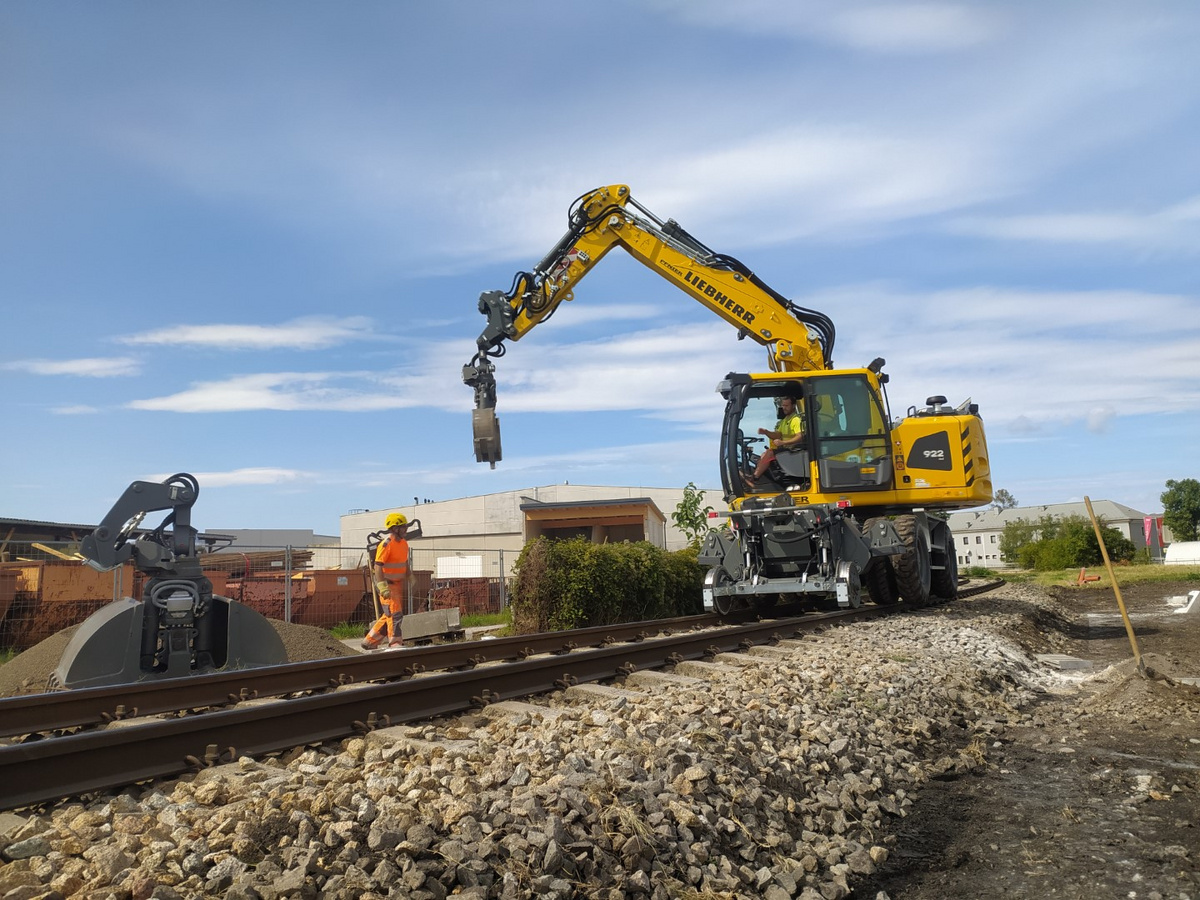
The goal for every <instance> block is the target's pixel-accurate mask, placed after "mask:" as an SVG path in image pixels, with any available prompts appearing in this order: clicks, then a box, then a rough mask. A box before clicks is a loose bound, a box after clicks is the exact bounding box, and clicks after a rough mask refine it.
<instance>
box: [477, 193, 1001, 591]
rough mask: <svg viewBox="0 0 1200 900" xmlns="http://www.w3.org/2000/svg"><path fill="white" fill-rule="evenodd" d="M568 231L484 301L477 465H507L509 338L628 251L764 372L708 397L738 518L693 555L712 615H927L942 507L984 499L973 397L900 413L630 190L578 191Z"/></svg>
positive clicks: (879, 388)
mask: <svg viewBox="0 0 1200 900" xmlns="http://www.w3.org/2000/svg"><path fill="white" fill-rule="evenodd" d="M568 222H569V227H568V230H567V233H566V234H565V235H564V236H563V238H562V239H561V240H560V241H559V242H558V243H557V244H556V245H555V246H554V247H553V249H551V251H550V252H549V253H547V254H546V256H545V257H544V258H543V259H542V261H541V262H539V263H538V264H537V266H535V267H534V269H533V271H532V272H518V273H517V275H516V277H515V278H514V281H513V286H512V288H511V290H509V291H508V292H507V293H505V292H503V291H487V292H485V293H483V294H481V295H480V297H479V311H480V312H481V313H483V314H484V315H485V316H486V317H487V325H486V326H485V328H484V329H483V332H482V333H481V334H480V335H479V338H478V340H477V346H478V352H477V353H476V354H475V356H474V357H473V358H472V360H471V361H470V363H469V364H468V365H466V366H464V367H463V381H464V382H465V383H466V384H467V385H468V386H470V387H472V388H473V389H474V391H475V410H474V413H473V429H474V445H475V457H476V459H477V460H478V461H480V462H488V463H490V464H491V465H492V466H493V467H495V464H496V462H497V461H498V460H500V458H501V450H500V425H499V420H498V419H497V417H496V412H495V407H496V379H495V364H494V363H493V360H494V359H495V358H497V357H500V356H503V355H504V352H505V350H506V349H507V348H506V346H505V341H508V340H512V341H516V340H520V338H522V337H523V336H524V335H526V334H527V333H528V332H529V331H530V330H531V329H533V328H534V327H536V326H537V325H539V324H540V323H542V322H544V321H546V319H548V318H549V317H550V316H551V315H552V314H553V313H554V312H555V310H556V309H557V308H558V306H559V304H561V303H562V302H563V301H564V300H571V299H573V296H574V294H573V292H574V289H575V286H576V285H577V284H578V282H579V281H580V279H582V278H583V277H584V276H585V275H586V274H587V273H588V272H589V271H591V269H592V267H593V266H595V265H596V264H597V263H599V262H600V260H601V259H602V258H603V257H604V255H605V254H606V253H608V251H609V250H611V249H613V248H614V247H621V248H622V249H624V250H625V251H626V252H628V253H629V254H630V255H631V256H633V257H634V258H635V259H637V260H638V261H639V262H641V263H642V264H644V265H646V266H648V267H649V268H651V269H652V270H654V271H655V272H657V273H658V274H659V275H661V276H662V277H663V278H666V279H667V280H668V281H670V282H671V283H672V284H674V285H675V286H676V287H678V288H679V289H680V290H682V291H683V292H684V293H685V294H687V295H688V296H690V297H692V298H693V299H695V300H697V301H698V302H700V303H701V304H703V305H704V306H706V307H708V308H709V309H710V310H712V311H713V312H714V313H716V314H717V315H718V316H720V317H721V318H722V319H724V320H725V321H726V322H728V323H729V324H730V325H732V326H733V327H734V328H735V329H736V330H737V335H738V338H739V339H741V338H745V337H749V338H751V339H753V340H755V341H757V342H758V343H760V344H762V345H763V346H764V347H766V349H767V356H768V362H769V366H770V371H769V372H765V373H755V374H734V373H730V374H729V375H727V376H726V377H725V378H724V379H723V380H722V381H721V382H720V384H719V385H718V386H717V389H718V390H719V391H720V392H721V394H722V396H723V397H724V398H725V401H726V405H725V415H724V422H723V425H722V429H721V445H720V453H719V461H720V470H721V484H722V487H723V489H724V494H725V500H726V502H727V503H728V504H729V507H730V512H729V521H728V524H727V527H722V528H719V529H713V530H711V531H710V532H709V533H708V536H707V537H706V539H705V541H704V545H703V547H702V549H701V553H700V561H701V563H702V564H704V565H705V566H706V567H708V573H707V575H706V578H705V588H704V596H705V603H706V606H709V607H710V608H715V609H716V610H717V611H718V612H720V613H722V614H727V613H729V612H731V611H733V610H734V609H737V608H741V607H746V606H751V605H753V606H758V607H769V606H770V605H772V604H774V603H775V602H776V601H778V600H779V599H780V598H781V597H782V598H787V599H790V600H796V599H805V600H811V601H814V603H815V604H816V605H832V604H833V603H836V604H837V605H838V606H842V607H856V606H859V605H860V604H861V602H862V598H863V596H864V595H866V596H867V597H869V599H870V600H871V601H872V602H874V603H877V604H893V603H896V602H897V601H898V600H900V599H903V600H904V601H905V602H906V603H908V604H910V605H913V606H922V605H924V604H926V603H928V602H929V600H930V598H931V597H941V598H952V597H954V596H955V595H956V593H957V590H958V567H957V557H956V555H955V547H954V538H953V535H951V533H950V528H949V526H948V524H947V522H946V519H945V517H944V516H943V515H942V513H945V512H946V511H949V510H954V509H963V508H969V507H973V506H981V505H984V504H987V503H990V502H991V499H992V480H991V469H990V466H989V463H988V454H987V444H986V440H985V438H984V430H983V421H982V420H981V419H980V417H979V410H978V407H977V406H976V405H975V404H973V403H971V402H970V401H969V400H968V401H966V402H964V403H962V404H960V405H959V406H956V407H952V406H949V405H947V403H946V398H945V397H942V396H937V397H930V398H928V399H927V400H926V402H925V405H924V406H923V407H920V408H918V407H915V406H911V407H909V408H908V412H907V414H906V415H904V416H902V417H898V418H893V417H892V414H891V409H890V405H889V402H888V397H887V392H886V389H885V386H886V384H887V381H888V376H887V375H886V374H884V372H883V365H884V361H883V360H882V359H876V360H874V361H873V362H871V363H870V364H869V365H867V366H866V367H864V368H858V369H838V368H834V365H833V361H832V360H833V356H832V354H833V344H834V335H835V331H834V326H833V322H832V321H831V320H830V319H829V318H828V317H827V316H825V315H824V314H822V313H820V312H816V311H814V310H810V309H805V308H803V307H801V306H799V305H797V304H796V303H794V302H792V301H791V300H788V299H787V298H785V297H783V296H782V295H781V294H779V293H778V292H777V291H775V290H773V289H772V288H770V287H768V286H767V285H766V284H765V283H763V281H762V280H760V279H759V278H758V277H757V276H756V275H755V274H754V273H753V272H751V271H750V270H749V269H748V268H747V267H746V266H745V265H743V264H742V263H741V262H739V261H738V260H736V259H734V258H733V257H731V256H727V255H725V254H721V253H715V252H714V251H712V250H710V249H709V248H708V247H706V246H704V244H702V243H700V241H698V240H696V238H694V237H693V236H692V235H690V234H689V233H688V232H687V231H685V230H684V229H683V228H682V227H680V225H679V224H678V223H677V222H675V221H674V220H671V219H668V220H666V221H663V220H661V219H659V218H658V217H657V216H655V215H654V214H653V213H651V212H650V211H649V210H647V209H646V208H645V207H643V206H641V205H640V204H638V203H637V202H635V201H634V199H633V198H632V197H631V196H630V193H629V188H628V186H626V185H610V186H608V187H602V188H599V189H597V190H594V191H591V192H589V193H587V194H584V195H583V196H582V197H580V198H579V199H578V200H576V201H575V203H573V204H572V206H571V209H570V212H569V214H568ZM785 398H790V400H791V404H784V402H783V401H784V399H785ZM784 405H786V406H788V408H789V409H791V408H793V407H794V409H795V411H796V414H797V415H798V416H799V417H800V421H801V422H802V426H803V427H802V431H803V434H804V437H803V439H802V440H801V441H800V442H799V443H794V444H793V445H792V446H788V447H786V448H783V449H777V450H771V451H770V452H771V453H772V454H773V458H772V457H771V456H768V457H767V459H768V461H769V463H763V464H762V465H760V461H761V460H762V457H763V455H764V453H766V452H767V451H768V447H766V446H764V438H763V437H761V436H760V434H759V429H763V430H764V431H773V432H774V431H776V429H777V422H778V421H779V420H780V419H782V418H783V413H782V412H781V408H782V407H783V406H784ZM794 427H795V426H793V428H794ZM756 469H759V470H761V474H760V475H759V476H758V477H753V473H754V472H755V470H756ZM796 595H803V596H801V597H797V596H796Z"/></svg>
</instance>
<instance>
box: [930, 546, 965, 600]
mask: <svg viewBox="0 0 1200 900" xmlns="http://www.w3.org/2000/svg"><path fill="white" fill-rule="evenodd" d="M929 585H930V590H931V591H932V593H933V595H934V596H935V597H938V598H940V599H941V600H957V599H958V556H957V555H956V554H955V552H954V546H953V544H951V545H950V546H948V547H947V548H946V567H945V568H944V569H935V570H934V572H933V575H932V576H931V577H930V581H929Z"/></svg>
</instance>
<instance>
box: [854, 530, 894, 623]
mask: <svg viewBox="0 0 1200 900" xmlns="http://www.w3.org/2000/svg"><path fill="white" fill-rule="evenodd" d="M878 521H879V519H878V518H875V519H867V521H866V522H864V523H863V534H869V533H870V531H871V526H872V525H874V524H875V523H876V522H878ZM862 583H863V587H865V588H866V589H867V595H868V596H869V597H870V598H871V602H872V603H874V604H875V605H876V606H892V605H894V604H895V603H897V602H898V601H899V600H900V591H899V590H898V589H897V587H896V573H895V572H894V571H893V570H892V561H891V560H890V559H888V558H887V557H886V556H876V557H874V558H872V560H871V561H870V562H869V563H867V567H866V568H865V569H863V572H862Z"/></svg>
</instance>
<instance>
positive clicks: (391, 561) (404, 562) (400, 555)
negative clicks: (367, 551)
mask: <svg viewBox="0 0 1200 900" xmlns="http://www.w3.org/2000/svg"><path fill="white" fill-rule="evenodd" d="M408 558H409V549H408V541H406V540H404V539H403V538H400V539H396V538H394V537H392V536H391V535H390V534H389V535H388V536H387V537H385V538H384V539H383V540H382V541H380V542H379V547H378V548H376V550H375V562H376V563H378V564H379V567H380V571H381V572H382V574H383V577H384V578H385V579H386V580H387V581H401V582H402V581H404V579H405V578H406V577H407V576H408Z"/></svg>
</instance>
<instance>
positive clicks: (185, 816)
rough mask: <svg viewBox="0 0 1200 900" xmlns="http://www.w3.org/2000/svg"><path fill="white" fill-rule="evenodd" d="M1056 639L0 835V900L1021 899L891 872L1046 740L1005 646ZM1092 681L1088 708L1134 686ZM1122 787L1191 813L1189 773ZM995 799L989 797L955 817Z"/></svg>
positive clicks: (896, 639) (259, 781) (542, 723)
mask: <svg viewBox="0 0 1200 900" xmlns="http://www.w3.org/2000/svg"><path fill="white" fill-rule="evenodd" d="M1056 622H1057V623H1058V624H1059V625H1060V626H1062V627H1063V628H1066V626H1067V624H1069V623H1068V620H1067V618H1065V617H1064V616H1063V614H1062V611H1061V608H1060V605H1059V604H1058V603H1057V602H1056V601H1054V600H1052V599H1051V598H1049V597H1047V596H1045V595H1043V594H1041V593H1040V592H1038V591H1037V590H1034V589H1031V588H1026V587H1020V586H1009V587H1007V588H1005V589H1003V591H1002V592H999V593H998V594H996V593H994V594H991V595H988V596H987V597H986V598H972V599H969V600H963V601H960V602H959V603H957V604H954V605H952V606H951V607H947V608H943V609H937V610H927V611H923V612H921V613H915V614H907V615H900V616H893V617H889V618H887V619H883V620H876V621H873V622H864V623H859V624H852V625H849V626H846V627H841V628H835V629H829V630H826V631H824V632H822V633H820V634H818V635H814V636H813V637H811V638H809V639H806V640H804V641H789V642H785V645H784V646H781V647H779V648H776V649H774V650H771V651H765V652H761V655H755V656H750V655H749V654H746V655H743V654H735V655H732V656H729V657H725V658H722V659H720V660H718V664H716V665H707V666H706V665H703V664H684V665H681V666H679V667H678V672H679V673H683V674H682V675H681V676H678V677H676V678H674V679H664V678H653V677H645V676H643V674H642V673H637V674H635V675H634V676H632V677H631V678H630V679H629V683H628V684H626V685H625V687H626V688H627V689H633V690H636V693H634V694H625V693H615V692H611V691H610V692H607V693H606V694H604V695H600V694H598V693H592V694H588V693H586V692H578V691H573V692H571V694H570V695H564V694H562V693H558V694H555V695H551V696H548V697H544V698H540V699H539V700H538V701H537V704H538V706H539V707H541V708H531V707H530V706H528V705H498V707H497V708H495V709H489V710H485V711H484V713H480V714H472V715H468V716H464V717H460V718H458V719H455V720H452V721H447V722H440V723H435V724H431V725H428V726H422V727H415V728H409V727H403V728H390V729H385V730H381V731H378V732H374V733H372V734H370V735H367V736H365V737H361V738H354V739H350V740H347V741H344V742H342V743H340V744H333V745H327V746H323V747H320V748H307V749H302V750H299V751H295V752H293V753H291V754H289V755H287V756H285V757H280V758H275V759H266V760H260V761H255V760H251V759H241V760H239V761H237V762H235V763H232V764H229V765H225V766H220V767H215V768H212V769H208V770H205V771H203V772H201V773H199V774H196V775H189V776H186V777H183V778H180V779H178V780H175V781H169V782H162V783H158V784H154V785H148V786H142V787H137V788H132V789H130V790H128V791H125V792H123V793H121V794H119V795H116V796H109V797H104V798H99V799H95V800H92V801H89V802H87V803H78V802H76V803H70V804H64V805H61V806H57V807H54V808H51V809H46V810H42V811H40V812H39V814H38V815H36V816H31V815H25V816H23V817H20V818H17V817H8V818H7V820H6V821H5V820H0V835H3V837H2V838H0V852H2V854H3V859H4V860H6V861H7V863H6V864H5V865H4V866H3V868H0V897H2V898H6V900H18V898H22V900H23V898H34V897H43V898H44V897H53V896H62V897H69V896H80V897H96V898H99V897H121V898H130V897H132V898H147V897H156V898H162V900H166V898H172V897H201V896H222V897H229V898H266V900H271V898H276V897H305V898H315V897H332V898H352V897H353V898H359V897H363V898H374V897H410V898H435V900H441V898H444V897H446V896H448V895H451V894H453V895H455V896H460V897H475V898H485V897H504V898H518V897H529V896H538V897H552V898H568V897H606V898H612V900H616V898H624V897H630V896H645V897H652V898H655V900H660V898H661V900H666V898H670V897H686V898H695V900H701V898H757V897H763V898H768V900H786V898H792V897H799V898H801V900H817V898H824V900H834V898H844V897H848V896H850V895H851V892H852V890H853V891H854V895H855V896H871V897H874V896H876V894H877V893H878V894H879V895H880V896H884V897H886V896H894V897H901V896H913V897H920V896H929V897H933V896H964V897H965V896H972V897H984V896H1006V895H1007V896H1011V895H1013V894H1016V895H1025V896H1046V895H1048V894H1051V893H1055V890H1054V889H1053V887H1052V884H1053V882H1052V879H1051V880H1047V879H1045V878H1040V879H1035V878H1033V877H1032V876H1028V875H1022V874H1021V873H1020V872H1018V871H1017V869H1016V868H1013V867H1010V869H1011V871H1009V870H1006V873H1007V874H1006V876H1005V877H1006V878H1007V879H1009V880H1008V882H1007V883H1006V884H1003V885H998V884H997V885H994V887H995V888H996V890H999V888H1000V887H1003V889H1004V893H997V892H989V890H990V887H989V886H990V885H992V882H993V874H992V873H991V872H989V871H987V869H986V868H984V867H982V866H981V867H979V869H978V877H977V879H976V883H975V884H974V886H973V887H970V886H964V883H955V884H953V886H952V888H951V889H950V890H949V892H946V890H944V889H943V888H944V885H945V884H947V883H948V882H945V881H943V888H935V887H934V882H932V881H930V882H928V883H927V886H928V887H929V889H930V891H931V892H930V893H921V892H911V891H909V892H906V885H912V884H914V883H916V882H915V881H914V876H913V873H912V871H911V867H910V866H908V865H907V863H906V860H908V859H909V858H910V854H911V852H912V850H913V848H917V849H918V850H920V849H921V848H922V847H925V846H926V844H927V842H928V841H930V840H937V841H938V845H939V846H938V849H939V850H941V849H944V848H946V847H947V846H949V845H950V844H951V843H952V842H953V834H952V831H953V828H952V827H950V828H946V827H943V833H942V835H941V836H940V837H938V836H937V835H936V833H935V832H936V829H934V828H931V827H930V823H929V822H927V821H924V820H925V819H926V818H927V817H926V816H924V815H923V812H922V810H923V809H924V808H925V806H926V805H927V802H928V798H934V799H935V800H936V798H938V797H941V798H943V800H945V799H946V798H947V796H948V795H947V792H946V786H947V785H955V786H956V785H974V786H976V787H977V789H979V790H982V787H983V786H985V785H991V784H992V783H993V782H992V779H993V777H994V775H995V774H997V764H996V762H995V760H994V757H995V756H996V755H997V754H1004V753H1009V752H1010V751H1011V748H1013V747H1015V746H1016V745H1017V744H1018V743H1019V742H1020V738H1019V735H1021V734H1022V733H1025V732H1030V733H1035V734H1037V733H1046V732H1047V731H1048V730H1052V729H1053V727H1054V725H1055V723H1053V722H1052V723H1050V724H1047V721H1046V718H1047V711H1048V709H1049V707H1048V704H1050V703H1053V702H1055V701H1056V698H1059V697H1062V696H1065V695H1067V694H1069V693H1070V692H1072V691H1075V690H1077V686H1078V679H1075V680H1074V681H1072V680H1071V679H1069V678H1066V677H1064V676H1063V675H1062V674H1059V673H1057V672H1055V671H1053V670H1050V669H1048V668H1046V667H1044V666H1041V665H1039V664H1038V663H1037V662H1036V661H1035V660H1034V659H1033V657H1032V656H1031V655H1030V652H1031V651H1038V652H1041V651H1044V650H1047V649H1053V645H1054V644H1055V643H1056V642H1055V640H1053V639H1052V634H1058V635H1059V636H1060V637H1061V636H1062V635H1063V634H1065V632H1064V631H1055V628H1053V627H1048V624H1050V625H1052V624H1053V623H1056ZM1066 641H1067V638H1065V637H1061V640H1060V641H1059V642H1058V643H1059V644H1064V643H1065V642H1066ZM1107 675H1108V677H1109V678H1110V682H1109V687H1110V688H1112V690H1111V691H1109V694H1108V699H1109V700H1110V701H1111V700H1112V699H1113V698H1114V697H1115V696H1116V695H1117V694H1119V693H1120V692H1121V685H1123V684H1128V682H1129V680H1130V679H1131V678H1140V676H1137V675H1136V674H1135V673H1134V674H1130V673H1128V672H1122V671H1120V670H1119V669H1113V670H1109V671H1108V672H1107ZM576 694H584V696H583V697H582V698H577V697H576V696H575V695H576ZM1172 696H1174V695H1172ZM1135 699H1139V698H1135ZM1139 702H1140V699H1139ZM1143 783H1144V787H1145V791H1144V792H1143V793H1144V796H1145V797H1146V798H1153V797H1154V796H1155V793H1157V794H1159V795H1162V796H1166V797H1168V798H1169V797H1170V796H1172V795H1171V793H1170V792H1171V791H1172V790H1174V789H1175V788H1178V791H1177V794H1187V792H1189V791H1191V792H1192V794H1193V796H1194V788H1195V779H1194V777H1193V778H1192V780H1191V781H1190V782H1188V781H1186V779H1180V778H1176V779H1174V781H1173V784H1174V788H1173V787H1172V784H1171V783H1167V782H1166V781H1164V780H1163V779H1161V778H1159V779H1157V780H1156V779H1155V778H1154V777H1150V778H1148V779H1145V780H1144V782H1134V786H1135V788H1136V786H1137V785H1139V784H1143ZM1181 784H1183V785H1184V786H1182V787H1181V786H1180V785H1181ZM1164 792H1165V793H1164ZM977 793H978V791H977ZM1181 799H1182V798H1181ZM964 802H965V801H964ZM1007 802H1009V801H1008V799H1006V796H1005V795H1004V794H1003V793H1000V794H997V793H995V792H994V793H993V794H992V795H991V796H990V797H989V798H988V803H989V804H991V806H990V807H980V806H978V805H969V804H968V805H969V810H970V814H971V815H970V816H967V819H971V820H972V821H974V819H972V818H971V817H977V818H978V819H979V820H980V821H987V820H989V819H990V818H998V817H1000V816H1002V815H1003V814H1004V813H1005V811H1006V810H1005V807H1004V806H1003V804H1005V803H1007ZM1147 802H1149V800H1148V801H1147ZM1162 802H1169V800H1167V801H1162ZM997 804H999V805H997ZM950 808H952V807H951V806H950V805H946V804H943V805H942V806H940V809H941V810H942V811H943V812H944V811H946V810H948V809H950ZM964 808H966V807H964ZM1136 808H1137V809H1144V808H1145V807H1142V806H1138V807H1136ZM1057 812H1058V810H1055V813H1057ZM912 823H916V827H910V825H911V824H912ZM942 825H943V826H946V823H944V822H943V823H942ZM1022 827H1024V826H1022ZM1033 827H1037V826H1036V825H1034V826H1033ZM906 829H907V830H906ZM1180 847H1181V849H1173V850H1171V851H1169V852H1167V854H1166V859H1167V860H1168V864H1167V865H1166V866H1165V867H1163V868H1162V872H1157V871H1156V872H1151V873H1150V874H1149V878H1151V879H1153V878H1161V879H1162V885H1163V888H1160V887H1159V885H1158V884H1157V883H1154V884H1151V882H1150V881H1148V880H1147V875H1146V874H1143V875H1141V876H1140V878H1139V880H1136V881H1129V883H1128V885H1125V886H1123V889H1122V891H1121V893H1120V894H1108V893H1104V894H1102V895H1103V896H1136V897H1151V898H1153V897H1154V896H1155V893H1157V894H1158V896H1159V897H1160V898H1162V897H1179V898H1183V897H1187V896H1189V895H1188V894H1187V890H1188V889H1190V885H1193V884H1194V883H1195V881H1194V877H1193V876H1194V873H1195V866H1194V863H1193V861H1192V860H1191V854H1192V852H1193V850H1192V849H1191V848H1188V847H1182V845H1180ZM1018 849H1021V848H1017V847H1010V846H1005V847H1004V848H1000V847H999V846H998V847H997V849H996V850H995V851H991V852H992V855H993V856H1004V855H1006V854H1009V855H1011V856H1013V857H1015V856H1016V854H1017V850H1018ZM1010 851H1011V853H1010ZM1173 854H1177V855H1173ZM1037 863H1038V861H1037V859H1033V860H1031V861H1028V862H1023V863H1021V865H1023V867H1024V868H1025V869H1030V868H1031V867H1033V866H1034V865H1035V864H1037ZM1113 864H1114V865H1115V863H1113ZM1172 867H1174V868H1172ZM1044 868H1050V869H1053V866H1052V865H1050V866H1044ZM1181 872H1182V875H1181V874H1180V873H1181ZM1189 873H1190V874H1189ZM1125 874H1126V875H1127V876H1128V878H1132V877H1133V876H1132V874H1131V873H1125ZM1020 878H1024V879H1025V882H1020V881H1019V879H1020ZM1117 881H1118V882H1119V881H1120V878H1118V879H1117ZM1064 884H1065V885H1066V884H1069V885H1074V884H1075V882H1074V881H1071V882H1064ZM1126 888H1127V889H1126ZM1166 888H1170V890H1173V891H1174V893H1171V892H1170V891H1168V890H1166ZM921 890H924V888H922V889H921ZM1130 890H1132V891H1133V893H1129V891H1130ZM1139 890H1140V891H1141V893H1138V891H1139ZM888 891H891V892H892V894H891V895H889V894H888ZM1151 891H1154V893H1151ZM1061 894H1062V895H1063V896H1089V895H1087V894H1075V893H1071V892H1069V891H1063V892H1061Z"/></svg>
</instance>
